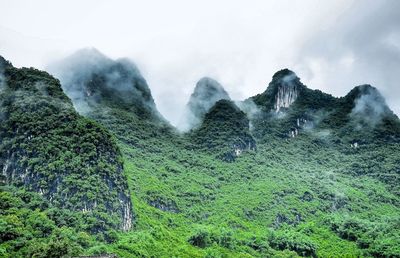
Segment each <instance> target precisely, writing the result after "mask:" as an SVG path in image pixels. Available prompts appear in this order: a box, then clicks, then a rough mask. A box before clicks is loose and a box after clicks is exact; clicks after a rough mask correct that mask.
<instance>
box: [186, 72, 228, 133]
mask: <svg viewBox="0 0 400 258" xmlns="http://www.w3.org/2000/svg"><path fill="white" fill-rule="evenodd" d="M221 99H226V100H230V97H229V95H228V93H227V92H226V91H225V89H224V88H223V87H222V85H221V84H219V83H218V82H217V81H215V80H213V79H211V78H208V77H204V78H201V79H200V80H199V81H198V82H197V84H196V87H195V88H194V91H193V93H192V95H191V96H190V99H189V102H188V103H187V105H186V110H185V112H186V113H185V115H184V117H183V119H182V121H181V125H180V128H182V130H183V131H188V130H190V129H193V128H196V127H198V126H200V124H201V122H202V120H203V118H204V115H205V114H206V113H207V112H208V111H209V110H210V108H211V107H212V106H214V104H215V103H216V102H217V101H218V100H221Z"/></svg>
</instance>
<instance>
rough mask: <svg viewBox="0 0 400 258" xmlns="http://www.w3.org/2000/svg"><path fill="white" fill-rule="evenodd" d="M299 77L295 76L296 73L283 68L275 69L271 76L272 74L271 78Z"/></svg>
mask: <svg viewBox="0 0 400 258" xmlns="http://www.w3.org/2000/svg"><path fill="white" fill-rule="evenodd" d="M284 78H286V79H299V77H297V75H296V73H295V72H293V71H291V70H289V69H287V68H285V69H282V70H279V71H277V72H276V73H275V74H274V75H273V76H272V80H278V79H284Z"/></svg>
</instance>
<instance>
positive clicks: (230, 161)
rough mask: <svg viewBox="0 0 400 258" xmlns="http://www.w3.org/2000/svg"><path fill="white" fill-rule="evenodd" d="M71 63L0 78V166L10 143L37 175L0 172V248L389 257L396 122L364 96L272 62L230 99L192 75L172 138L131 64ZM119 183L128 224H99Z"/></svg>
mask: <svg viewBox="0 0 400 258" xmlns="http://www.w3.org/2000/svg"><path fill="white" fill-rule="evenodd" d="M81 58H82V59H81ZM73 59H74V62H72V63H73V65H70V64H71V62H67V61H68V58H67V61H65V60H62V61H60V62H59V63H58V66H54V67H52V68H51V69H50V70H51V71H52V73H53V74H57V76H60V77H59V79H60V82H61V86H60V84H59V82H58V81H57V80H56V79H54V78H53V77H51V76H50V75H49V74H47V73H45V72H41V71H37V70H35V69H27V68H22V69H17V68H13V67H12V66H10V64H8V63H6V65H5V66H7V68H6V73H5V75H6V76H5V77H4V76H0V82H1V83H0V86H1V93H0V95H1V100H2V106H1V107H2V108H1V111H2V112H1V116H0V117H1V119H4V121H5V122H4V123H3V121H2V123H1V125H0V126H1V130H0V136H1V152H0V153H1V159H0V169H1V168H3V170H4V165H5V164H6V163H5V162H6V159H10V158H9V156H8V155H9V154H10V153H11V152H12V153H15V154H14V156H11V159H13V161H15V162H14V164H17V165H18V166H19V167H18V170H16V171H17V172H18V173H25V172H26V171H27V172H26V173H27V174H28V175H31V172H32V171H31V170H29V169H31V168H32V169H34V170H33V171H34V172H35V174H32V176H35V180H34V181H29V184H27V185H24V184H23V183H22V184H21V183H18V182H16V181H18V180H15V181H14V180H12V181H10V178H9V177H7V178H6V177H3V178H2V180H1V181H0V190H1V191H0V256H2V257H3V256H4V257H78V256H82V255H86V256H88V255H89V256H105V255H109V256H112V255H117V256H118V257H341V256H346V257H400V251H399V248H398V246H400V237H399V233H398V230H396V229H397V228H398V227H399V214H400V197H399V196H400V189H399V186H400V181H399V179H400V158H399V157H400V155H399V153H400V145H399V141H398V135H399V132H400V130H399V127H398V125H399V119H398V118H397V117H396V116H395V115H394V114H393V112H392V111H390V108H389V107H388V106H387V105H386V103H385V100H384V98H383V97H382V96H381V94H380V93H379V91H378V90H377V89H375V88H373V87H372V86H369V85H363V86H358V87H355V88H354V89H353V90H352V91H351V92H350V93H349V94H347V95H346V96H343V97H340V98H337V97H334V96H331V95H329V94H326V93H323V92H321V91H319V90H312V89H310V88H308V87H307V86H306V85H304V84H303V83H302V82H301V80H300V78H298V76H297V75H296V74H295V73H294V72H292V71H290V70H288V69H284V70H281V71H278V72H277V73H276V74H275V75H274V76H273V78H272V81H271V82H270V83H269V84H268V86H267V87H266V90H265V91H264V92H263V93H261V94H259V95H256V96H254V97H251V98H249V99H246V100H244V101H232V100H230V98H229V95H228V94H227V93H226V91H225V90H223V88H222V86H220V85H219V84H218V83H217V82H215V81H213V80H211V79H207V78H206V79H202V80H200V81H199V83H198V85H196V89H195V90H194V93H193V95H192V96H193V98H191V99H190V101H189V103H188V107H189V106H191V107H192V108H193V110H192V111H193V112H194V113H196V112H198V113H196V115H197V119H198V120H196V121H197V122H196V125H195V126H194V127H193V128H190V130H188V131H185V132H181V131H178V130H176V129H175V128H173V127H172V126H171V125H170V124H169V123H168V122H166V121H165V119H164V118H162V116H161V115H160V114H159V112H158V111H157V108H156V106H155V104H154V101H153V100H152V99H153V98H152V97H151V91H150V87H148V86H147V83H146V81H145V79H144V78H143V77H142V76H141V75H140V72H139V71H138V70H137V68H136V69H135V68H133V67H134V66H133V65H132V62H131V61H126V62H127V63H126V62H125V61H124V62H121V61H120V60H112V59H109V58H107V57H105V56H104V55H102V54H101V53H99V52H98V51H95V50H84V51H83V52H78V54H77V55H75V57H74V58H73ZM75 59H76V60H78V61H79V62H75V61H76V60H75ZM79 64H81V65H79ZM125 66H126V67H125ZM56 68H57V69H56ZM3 70H4V69H3ZM11 75H12V76H11ZM10 76H11V77H10ZM4 78H5V79H6V80H4ZM37 81H40V82H42V83H39V84H38V83H33V82H37ZM17 82H18V83H17ZM10 85H14V86H12V89H13V90H11V88H9V87H10ZM43 85H45V86H43ZM197 86H198V87H197ZM17 87H19V88H20V89H18V90H15V89H16V88H17ZM61 87H62V88H63V90H64V91H65V92H66V93H67V95H68V96H69V98H70V99H71V100H70V99H69V98H68V97H67V96H66V95H65V94H64V93H63V91H62V89H61ZM21 89H23V90H21ZM21 92H22V93H26V94H22V93H21ZM195 93H196V94H195ZM18 94H19V95H18ZM14 95H15V96H17V95H18V98H17V97H11V98H9V97H10V96H14ZM20 95H21V96H22V97H19V96H20ZM25 95H26V96H25ZM28 96H29V97H28ZM5 100H7V101H5ZM10 103H11V104H10ZM55 103H62V105H61V104H59V105H56V104H55ZM10 105H11V106H10ZM74 107H75V108H76V109H77V110H78V112H79V114H78V113H77V112H76V111H75V110H74ZM6 114H11V115H10V116H8V115H6ZM10 119H11V120H10ZM93 120H95V121H96V122H94V121H93ZM12 121H17V122H15V123H13V122H12ZM192 126H193V125H192ZM28 129H29V133H27V134H25V132H28V131H27V130H28ZM31 131H33V132H38V133H35V134H31V133H30V132H31ZM31 135H32V136H33V138H31ZM89 136H90V137H89ZM3 139H4V140H3ZM13 143H15V148H14V147H12V144H13ZM3 146H4V147H3ZM10 146H11V148H10ZM8 150H10V152H8ZM10 155H11V154H10ZM122 164H123V165H122ZM26 168H28V170H25V169H26ZM7 170H9V169H8V168H7ZM122 170H123V171H122ZM116 172H118V173H116ZM14 174H15V173H14ZM36 175H39V176H40V177H39V176H36ZM55 175H56V176H55ZM59 175H62V176H59ZM102 175H109V177H106V178H105V179H104V178H103V177H102ZM99 176H100V178H99ZM125 176H126V177H125ZM25 178H29V177H25ZM54 178H65V180H66V179H68V181H65V180H63V181H61V183H63V182H67V184H65V185H62V187H64V188H63V189H64V191H63V192H62V195H61V197H57V199H56V200H57V201H55V200H54V199H50V198H49V195H48V193H46V192H44V193H43V194H41V191H40V189H46V190H47V189H49V188H47V187H42V188H40V189H36V188H35V187H36V186H37V185H39V186H42V185H43V182H50V183H51V182H53V181H52V180H54ZM108 178H110V179H111V180H112V182H116V183H115V184H116V185H117V186H121V188H116V187H114V186H113V185H112V184H111V185H108V184H106V185H104V184H103V183H104V182H103V181H102V180H103V179H104V180H108ZM97 179H98V180H97ZM20 181H21V180H20ZM22 182H23V180H22ZM108 182H109V181H107V183H108ZM99 185H100V186H101V187H97V186H99ZM29 186H32V187H29ZM68 187H69V188H68ZM72 187H74V189H75V188H76V189H77V190H79V192H74V193H73V194H71V192H70V191H69V189H70V188H72ZM111 188H112V190H111ZM50 189H52V188H50ZM119 189H124V192H125V195H124V196H126V197H127V198H128V199H129V200H130V201H131V203H132V206H133V207H135V209H134V211H135V213H134V214H135V215H134V218H133V221H134V224H135V227H134V228H132V229H131V230H128V231H124V230H122V229H121V228H118V226H115V227H113V225H114V224H118V225H120V224H119V223H120V222H121V220H122V219H121V217H119V216H116V215H120V214H121V213H120V211H121V209H118V207H121V206H120V205H122V203H121V204H120V202H118V199H115V198H114V196H116V195H118V193H121V191H120V190H119ZM94 190H96V191H94ZM49 192H50V193H52V192H51V190H49ZM55 193H56V194H57V196H58V192H55ZM129 193H130V194H129ZM81 196H87V197H88V198H93V200H95V201H96V202H97V206H96V209H101V211H99V212H97V211H88V212H86V209H85V210H84V211H82V209H81V206H80V205H81V204H84V203H85V202H84V201H82V202H81V201H80V199H79V197H81ZM54 198H56V197H54ZM114 201H115V203H114ZM111 202H112V203H113V204H114V206H110V205H107V204H108V203H111ZM72 204H74V205H75V206H73V205H72ZM74 207H77V209H74ZM83 207H84V206H83ZM91 214H96V215H95V216H89V215H91ZM97 215H98V216H97ZM110 218H111V221H112V222H115V223H114V224H112V223H111V224H109V223H108V222H109V221H110V220H109V219H110ZM107 223H108V224H107ZM98 225H102V226H103V227H104V228H105V230H103V231H99V230H93V229H97V227H96V226H98ZM104 225H105V226H104Z"/></svg>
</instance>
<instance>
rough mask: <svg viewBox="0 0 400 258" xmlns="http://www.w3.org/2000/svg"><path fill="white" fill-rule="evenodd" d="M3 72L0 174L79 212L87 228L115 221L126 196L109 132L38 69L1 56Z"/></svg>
mask: <svg viewBox="0 0 400 258" xmlns="http://www.w3.org/2000/svg"><path fill="white" fill-rule="evenodd" d="M3 75H4V78H5V81H4V83H5V85H4V87H3V89H2V91H1V92H0V101H1V103H0V104H1V106H0V113H1V124H0V138H1V144H0V161H1V162H0V170H1V171H2V172H3V173H2V175H3V178H2V180H3V181H5V182H7V183H8V184H11V185H15V186H18V187H23V188H26V189H28V190H31V191H34V192H38V193H40V194H41V195H43V196H44V197H45V198H46V199H48V200H49V201H50V202H51V203H52V204H53V205H54V206H56V207H58V208H63V209H68V210H73V211H79V212H82V213H85V214H86V213H87V214H88V216H86V217H87V224H88V225H91V227H90V228H88V230H89V231H90V232H92V233H95V232H100V231H105V230H108V229H111V228H113V229H117V228H123V223H124V222H125V220H126V219H128V218H127V216H126V215H125V214H126V210H127V209H131V201H130V199H129V192H128V189H127V184H126V180H125V177H124V175H123V167H122V156H121V153H120V151H119V148H118V146H117V144H116V142H115V139H114V138H113V136H112V135H111V134H110V133H109V132H108V131H107V130H105V129H104V128H103V127H102V126H100V125H99V124H97V123H95V122H94V121H91V120H89V119H87V118H84V117H82V116H80V115H79V114H78V113H76V111H75V110H74V109H73V106H72V103H71V101H70V100H69V99H68V97H67V96H66V95H65V94H64V93H63V91H62V89H61V87H60V83H59V81H58V80H56V79H54V78H53V77H51V76H50V75H49V74H47V73H46V72H42V71H38V70H35V69H33V68H30V69H28V68H22V69H17V68H14V67H12V66H11V64H9V63H6V65H5V66H4V68H3ZM130 213H131V212H130ZM129 219H130V218H129ZM90 220H92V222H91V221H90Z"/></svg>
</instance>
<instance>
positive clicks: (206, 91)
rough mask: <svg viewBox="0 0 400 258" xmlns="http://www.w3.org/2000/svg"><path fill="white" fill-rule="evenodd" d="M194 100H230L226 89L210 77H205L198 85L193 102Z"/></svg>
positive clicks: (193, 95)
mask: <svg viewBox="0 0 400 258" xmlns="http://www.w3.org/2000/svg"><path fill="white" fill-rule="evenodd" d="M192 97H193V98H201V99H206V98H218V99H230V97H229V95H228V93H227V92H226V91H225V89H224V87H222V85H221V84H220V83H219V82H217V81H216V80H214V79H212V78H210V77H203V78H201V79H200V80H199V81H198V82H197V83H196V87H195V88H194V91H193V94H192V96H191V100H192Z"/></svg>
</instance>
